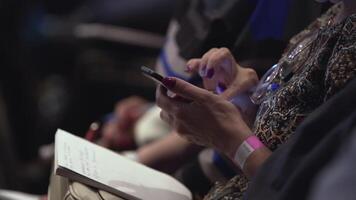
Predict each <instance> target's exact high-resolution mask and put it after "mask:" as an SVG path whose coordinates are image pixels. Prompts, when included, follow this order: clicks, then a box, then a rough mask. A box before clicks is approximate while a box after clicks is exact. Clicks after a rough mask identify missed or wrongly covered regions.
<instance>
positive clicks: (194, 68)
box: [186, 58, 201, 73]
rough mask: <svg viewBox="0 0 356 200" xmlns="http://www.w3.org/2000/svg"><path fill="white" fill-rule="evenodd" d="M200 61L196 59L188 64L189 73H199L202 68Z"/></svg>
mask: <svg viewBox="0 0 356 200" xmlns="http://www.w3.org/2000/svg"><path fill="white" fill-rule="evenodd" d="M200 60H201V59H199V58H194V59H190V60H189V61H188V62H187V70H186V71H187V72H191V73H192V72H195V73H197V72H199V66H200Z"/></svg>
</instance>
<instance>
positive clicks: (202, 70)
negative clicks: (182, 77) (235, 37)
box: [199, 48, 219, 77]
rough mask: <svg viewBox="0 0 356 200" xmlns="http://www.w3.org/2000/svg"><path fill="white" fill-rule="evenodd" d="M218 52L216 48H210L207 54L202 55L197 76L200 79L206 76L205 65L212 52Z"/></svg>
mask: <svg viewBox="0 0 356 200" xmlns="http://www.w3.org/2000/svg"><path fill="white" fill-rule="evenodd" d="M218 50H219V49H218V48H212V49H210V50H209V51H208V52H207V53H205V54H204V55H203V57H202V58H201V61H200V66H199V75H200V76H201V77H205V76H206V74H207V72H206V66H207V64H208V60H209V58H210V56H211V55H212V54H213V53H214V52H216V51H218Z"/></svg>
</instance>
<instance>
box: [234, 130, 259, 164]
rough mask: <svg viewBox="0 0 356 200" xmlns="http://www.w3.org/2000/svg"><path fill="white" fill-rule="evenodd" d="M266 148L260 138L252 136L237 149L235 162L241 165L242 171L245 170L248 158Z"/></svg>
mask: <svg viewBox="0 0 356 200" xmlns="http://www.w3.org/2000/svg"><path fill="white" fill-rule="evenodd" d="M262 147H264V145H263V143H262V142H261V141H260V140H259V139H258V137H256V136H254V135H252V136H249V137H248V138H247V139H246V140H245V141H244V142H243V143H242V144H241V145H240V146H239V148H238V149H237V151H236V153H235V156H234V161H235V162H236V163H237V164H238V165H239V167H240V168H241V169H243V168H244V165H245V162H246V160H247V158H248V157H249V156H250V155H251V154H252V153H253V152H254V151H256V150H257V149H259V148H262Z"/></svg>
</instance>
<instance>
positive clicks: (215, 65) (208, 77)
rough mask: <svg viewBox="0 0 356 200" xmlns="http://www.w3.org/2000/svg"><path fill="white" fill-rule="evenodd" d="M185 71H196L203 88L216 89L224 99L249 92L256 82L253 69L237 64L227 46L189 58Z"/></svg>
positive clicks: (256, 77)
mask: <svg viewBox="0 0 356 200" xmlns="http://www.w3.org/2000/svg"><path fill="white" fill-rule="evenodd" d="M187 71H188V72H198V73H199V75H200V76H201V77H202V78H203V81H204V87H205V89H207V90H210V91H216V90H218V92H219V93H220V92H222V94H221V95H222V97H223V98H225V99H231V98H232V97H234V96H236V95H240V94H243V93H245V92H250V91H251V89H252V88H254V86H256V85H257V83H258V76H257V74H256V72H255V70H253V69H251V68H243V67H241V66H240V65H238V64H237V63H236V61H235V59H234V57H233V55H232V54H231V52H230V51H229V50H228V49H227V48H213V49H211V50H209V51H208V52H207V53H205V54H204V55H203V57H202V58H199V59H191V60H189V61H188V62H187Z"/></svg>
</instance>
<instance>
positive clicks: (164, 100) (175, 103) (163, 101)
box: [156, 86, 184, 113]
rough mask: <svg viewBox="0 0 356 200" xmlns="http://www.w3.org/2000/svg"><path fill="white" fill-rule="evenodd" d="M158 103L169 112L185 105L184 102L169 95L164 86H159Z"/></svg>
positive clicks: (157, 92)
mask: <svg viewBox="0 0 356 200" xmlns="http://www.w3.org/2000/svg"><path fill="white" fill-rule="evenodd" d="M156 104H157V106H158V107H160V108H161V109H162V110H164V111H166V112H168V113H176V112H177V110H179V109H180V108H181V107H182V106H183V105H182V104H184V102H181V101H179V100H177V99H175V98H171V97H168V96H167V89H166V88H164V87H163V86H158V87H157V90H156Z"/></svg>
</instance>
